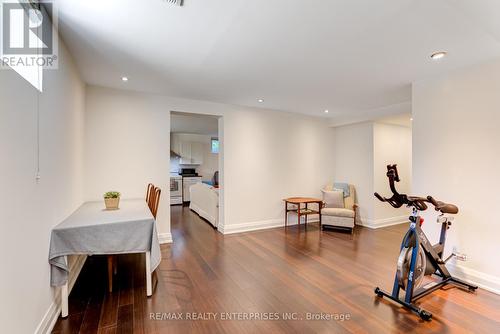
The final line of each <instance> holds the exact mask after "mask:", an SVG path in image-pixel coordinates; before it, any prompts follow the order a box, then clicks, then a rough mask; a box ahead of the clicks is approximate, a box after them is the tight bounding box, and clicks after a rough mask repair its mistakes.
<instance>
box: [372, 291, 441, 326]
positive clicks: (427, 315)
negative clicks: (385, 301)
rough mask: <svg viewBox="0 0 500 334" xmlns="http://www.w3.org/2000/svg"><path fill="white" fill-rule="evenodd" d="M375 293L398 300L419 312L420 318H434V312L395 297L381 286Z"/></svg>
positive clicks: (397, 301)
mask: <svg viewBox="0 0 500 334" xmlns="http://www.w3.org/2000/svg"><path fill="white" fill-rule="evenodd" d="M375 293H376V294H377V296H379V297H380V298H383V297H384V296H385V297H387V298H389V299H390V300H392V301H394V302H396V303H398V304H401V305H403V306H404V307H406V308H407V309H409V310H411V311H413V312H415V313H416V314H418V315H419V316H420V318H422V319H424V320H431V318H432V313H430V312H427V311H426V310H424V309H421V308H420V307H418V306H417V305H415V304H409V303H407V302H405V301H404V300H401V299H399V298H395V297H393V296H392V295H391V294H390V293H388V292H385V291H384V290H381V289H380V288H379V287H376V288H375Z"/></svg>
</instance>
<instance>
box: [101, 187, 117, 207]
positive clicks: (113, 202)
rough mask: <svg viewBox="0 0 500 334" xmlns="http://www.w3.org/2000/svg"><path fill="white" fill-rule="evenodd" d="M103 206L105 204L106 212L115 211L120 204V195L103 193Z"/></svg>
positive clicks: (109, 192) (115, 192) (111, 192)
mask: <svg viewBox="0 0 500 334" xmlns="http://www.w3.org/2000/svg"><path fill="white" fill-rule="evenodd" d="M104 204H106V210H117V209H118V205H119V204H120V193H119V192H118V191H108V192H107V193H105V194H104Z"/></svg>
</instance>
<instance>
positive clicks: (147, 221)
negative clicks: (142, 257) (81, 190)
mask: <svg viewBox="0 0 500 334" xmlns="http://www.w3.org/2000/svg"><path fill="white" fill-rule="evenodd" d="M147 251H150V252H151V270H154V269H156V267H157V266H158V265H159V264H160V261H161V252H160V243H159V242H158V234H157V232H156V224H155V220H154V218H153V215H152V214H151V212H150V210H149V208H148V206H147V203H146V202H145V201H144V199H137V200H121V201H120V209H119V210H109V211H108V210H105V208H104V201H98V202H86V203H84V204H83V205H82V206H81V207H80V208H79V209H78V210H76V211H75V212H74V213H73V214H72V215H71V216H69V217H68V218H66V219H65V220H64V221H63V222H62V223H60V224H59V225H57V226H56V227H55V228H54V229H53V230H52V234H51V237H50V251H49V263H50V265H51V277H50V284H51V285H52V286H60V285H64V284H65V283H66V282H67V280H68V264H67V263H66V261H65V256H66V255H73V254H87V255H94V254H96V255H97V254H124V253H145V252H147Z"/></svg>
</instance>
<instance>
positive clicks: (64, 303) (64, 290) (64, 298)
mask: <svg viewBox="0 0 500 334" xmlns="http://www.w3.org/2000/svg"><path fill="white" fill-rule="evenodd" d="M64 262H66V265H67V264H68V257H67V256H65V257H64ZM68 268H69V266H68ZM68 284H69V271H68V280H67V281H66V283H65V284H64V285H63V286H61V317H63V318H66V317H67V316H68V312H69V307H68Z"/></svg>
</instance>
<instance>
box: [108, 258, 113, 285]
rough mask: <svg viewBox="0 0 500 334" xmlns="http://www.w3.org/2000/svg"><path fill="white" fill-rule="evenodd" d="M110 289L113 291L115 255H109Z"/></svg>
mask: <svg viewBox="0 0 500 334" xmlns="http://www.w3.org/2000/svg"><path fill="white" fill-rule="evenodd" d="M108 291H109V293H111V292H113V255H108Z"/></svg>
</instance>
